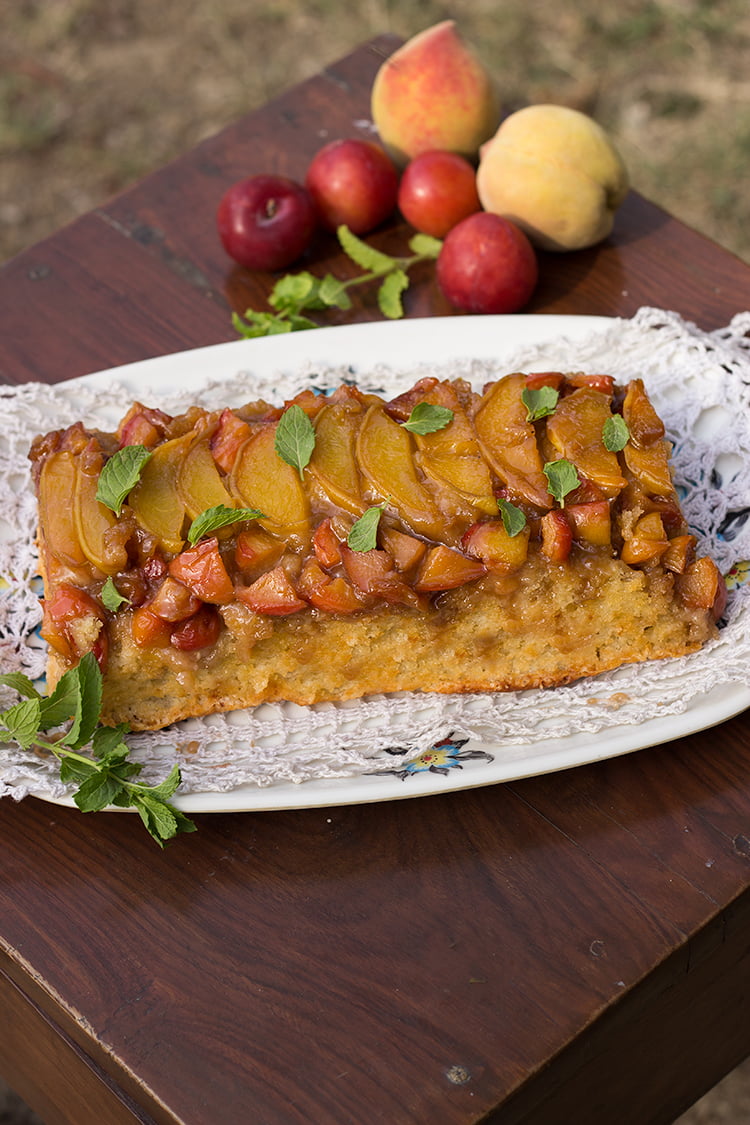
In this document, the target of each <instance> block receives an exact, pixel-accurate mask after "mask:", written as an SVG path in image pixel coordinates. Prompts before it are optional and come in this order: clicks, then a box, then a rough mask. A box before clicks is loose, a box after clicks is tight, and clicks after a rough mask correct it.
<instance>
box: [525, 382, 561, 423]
mask: <svg viewBox="0 0 750 1125" xmlns="http://www.w3.org/2000/svg"><path fill="white" fill-rule="evenodd" d="M559 397H560V394H559V391H556V390H555V388H554V387H536V388H535V387H524V389H523V390H522V391H521V402H522V403H523V404H524V406H525V407H526V421H527V422H536V421H538V420H539V419H540V418H546V417H547V416H548V415H549V414H554V413H555V408H556V406H557V400H558V399H559Z"/></svg>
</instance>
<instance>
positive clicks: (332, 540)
mask: <svg viewBox="0 0 750 1125" xmlns="http://www.w3.org/2000/svg"><path fill="white" fill-rule="evenodd" d="M312 543H313V551H314V552H315V557H316V559H317V560H318V562H319V563H320V565H321V566H325V567H332V566H338V564H339V563H340V562H341V540H340V539H339V537H338V535H337V534H336V532H335V531H334V530H333V527H332V525H331V520H330V518H327V519H324V520H323V521H322V522H321V523H319V524H318V526H317V527H316V528H315V534H314V535H313V540H312Z"/></svg>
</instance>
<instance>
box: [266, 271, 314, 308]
mask: <svg viewBox="0 0 750 1125" xmlns="http://www.w3.org/2000/svg"><path fill="white" fill-rule="evenodd" d="M317 288H318V279H317V278H316V277H313V275H312V274H311V273H306V272H303V273H292V274H286V275H285V276H284V277H280V278H279V280H278V281H277V282H276V284H275V285H274V287H273V289H272V290H271V293H270V295H269V297H268V303H269V305H270V306H271V307H272V308H274V309H277V310H278V311H279V312H289V311H292V312H296V311H297V310H298V309H299V308H301V307H303V306H307V308H312V307H313V305H311V303H310V298H311V297H312V298H313V301H314V300H315V296H316V290H317Z"/></svg>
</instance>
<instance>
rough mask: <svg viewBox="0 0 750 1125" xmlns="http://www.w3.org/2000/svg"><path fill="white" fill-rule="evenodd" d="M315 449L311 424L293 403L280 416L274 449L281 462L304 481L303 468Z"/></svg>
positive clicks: (302, 411) (300, 408) (299, 407)
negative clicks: (294, 470)
mask: <svg viewBox="0 0 750 1125" xmlns="http://www.w3.org/2000/svg"><path fill="white" fill-rule="evenodd" d="M314 448H315V430H314V429H313V424H312V422H311V421H310V419H309V418H308V416H307V414H305V412H304V410H303V409H302V407H301V406H299V405H298V403H296V402H295V403H293V404H292V406H290V407H288V408H287V409H286V410H285V411H284V413H283V414H282V415H281V417H280V418H279V421H278V425H277V427H276V437H275V439H274V449H275V450H276V452H277V453H278V455H279V457H280V458H281V460H282V461H286V463H287V465H291V466H292V468H293V469H296V470H297V472H298V473H299V476H300V480H303V479H304V468H305V466H306V465H307V464H308V462H309V461H310V458H311V457H312V452H313V449H314Z"/></svg>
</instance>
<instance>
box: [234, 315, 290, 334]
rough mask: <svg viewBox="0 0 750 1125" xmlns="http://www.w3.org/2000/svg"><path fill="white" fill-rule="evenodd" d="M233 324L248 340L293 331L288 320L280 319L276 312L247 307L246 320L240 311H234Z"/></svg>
mask: <svg viewBox="0 0 750 1125" xmlns="http://www.w3.org/2000/svg"><path fill="white" fill-rule="evenodd" d="M232 324H233V325H234V328H235V329H236V331H237V332H238V333H239V335H240V336H243V337H244V339H246V340H254V339H256V338H257V337H258V336H280V335H281V334H282V333H284V332H291V331H292V326H291V324H290V323H289V321H288V320H281V319H279V316H277V315H276V313H269V312H256V311H255V309H247V311H246V312H245V319H244V320H243V319H242V317H241V316H240V315H239V313H232Z"/></svg>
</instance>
